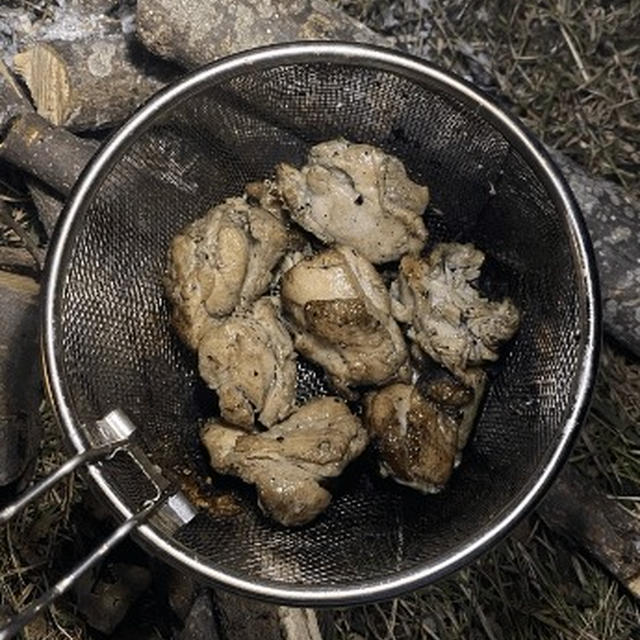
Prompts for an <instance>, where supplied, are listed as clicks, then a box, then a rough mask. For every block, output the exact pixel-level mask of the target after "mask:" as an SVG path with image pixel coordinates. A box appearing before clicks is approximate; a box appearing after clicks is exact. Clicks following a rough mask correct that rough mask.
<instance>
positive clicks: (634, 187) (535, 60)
mask: <svg viewBox="0 0 640 640" xmlns="http://www.w3.org/2000/svg"><path fill="white" fill-rule="evenodd" d="M338 3H339V4H342V5H343V6H345V7H346V8H347V10H348V11H349V12H350V13H351V14H352V15H356V16H358V17H360V18H362V19H364V20H365V21H366V22H367V23H368V24H369V25H370V26H371V27H372V28H374V29H376V30H378V31H381V32H383V33H387V34H388V35H392V36H393V37H394V38H395V39H396V40H397V41H398V43H399V44H400V45H402V46H405V47H406V48H407V49H408V50H409V51H411V52H413V53H416V54H418V55H426V56H427V57H430V58H431V59H433V60H436V61H437V62H438V63H439V64H440V65H442V66H444V67H446V68H450V69H453V70H454V71H456V72H457V73H460V74H462V75H467V76H472V77H473V79H474V80H476V81H477V82H480V83H481V84H486V85H487V87H488V88H491V85H492V83H495V85H494V88H497V89H498V90H499V92H500V94H501V95H502V97H504V98H506V99H507V100H508V101H509V102H510V103H511V107H512V110H513V111H514V112H515V113H516V115H518V116H519V117H520V118H521V119H522V120H523V121H524V122H525V123H526V124H527V125H528V126H529V127H530V128H531V129H532V130H533V131H534V132H535V133H536V134H537V135H538V137H540V138H541V139H542V140H544V141H545V142H547V143H548V144H550V145H552V146H554V147H556V148H557V149H559V150H561V151H564V152H565V153H567V154H568V155H569V156H571V157H572V158H574V159H575V160H577V161H578V162H579V163H581V164H582V165H584V166H586V167H588V168H589V169H590V170H591V171H592V172H594V173H596V174H599V175H601V176H604V177H607V178H610V179H612V180H614V181H616V182H618V183H620V184H621V185H623V186H624V187H625V188H626V189H627V190H628V192H629V193H630V194H631V195H633V196H635V197H636V198H637V199H640V82H639V80H638V77H639V74H640V39H639V38H638V33H639V27H638V25H640V0H616V1H615V2H611V1H610V0H599V1H597V0H596V1H594V0H591V1H588V2H587V1H586V0H542V1H540V2H532V1H530V0H514V1H511V0H509V1H507V0H499V1H498V2H487V0H395V1H393V2H389V1H388V0H342V2H338Z"/></svg>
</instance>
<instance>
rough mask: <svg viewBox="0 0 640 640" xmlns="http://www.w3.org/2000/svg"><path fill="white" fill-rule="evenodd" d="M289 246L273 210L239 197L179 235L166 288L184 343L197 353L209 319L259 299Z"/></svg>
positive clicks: (172, 250)
mask: <svg viewBox="0 0 640 640" xmlns="http://www.w3.org/2000/svg"><path fill="white" fill-rule="evenodd" d="M288 240H289V234H288V231H287V228H286V226H285V223H284V220H283V218H282V215H281V213H280V212H279V211H278V210H277V207H276V206H275V204H274V206H271V207H270V208H269V209H265V208H263V207H262V206H259V205H255V206H254V205H252V204H249V203H248V202H247V200H246V199H245V198H240V197H237V198H228V199H227V200H225V201H224V202H223V203H222V204H219V205H217V206H215V207H213V208H212V209H211V210H210V211H209V212H208V213H207V214H206V215H205V216H204V217H202V218H199V219H198V220H195V221H194V222H192V223H191V224H189V225H187V226H186V227H185V228H184V229H183V230H182V231H181V232H180V233H179V234H177V235H176V236H175V237H174V238H173V240H172V242H171V245H170V248H169V256H168V264H167V270H166V273H165V282H164V284H165V290H166V292H167V296H168V298H169V300H170V301H171V303H172V322H173V325H174V327H175V329H176V331H177V332H178V334H179V335H180V337H181V338H182V340H184V342H185V343H186V344H187V345H189V346H190V347H191V348H192V349H197V347H198V343H199V341H200V339H201V338H202V335H203V334H204V333H205V331H206V330H207V326H208V324H209V320H210V318H221V317H223V316H226V315H228V314H230V313H231V312H232V311H233V310H234V309H236V308H238V307H240V308H242V307H245V306H247V305H248V304H250V303H251V302H253V301H254V300H255V299H257V298H258V297H260V296H261V295H262V294H263V293H264V292H265V291H266V290H267V289H268V287H269V284H270V282H271V277H272V272H273V270H274V268H275V267H276V266H277V264H278V262H279V260H280V258H282V256H283V254H284V253H285V251H286V249H287V244H288Z"/></svg>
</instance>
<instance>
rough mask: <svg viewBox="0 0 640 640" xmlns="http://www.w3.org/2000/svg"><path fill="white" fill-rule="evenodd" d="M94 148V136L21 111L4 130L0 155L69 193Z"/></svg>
mask: <svg viewBox="0 0 640 640" xmlns="http://www.w3.org/2000/svg"><path fill="white" fill-rule="evenodd" d="M97 148H98V143H97V142H95V141H94V140H88V139H85V138H79V137H78V136H76V135H74V134H73V133H70V132H69V131H66V130H65V129H63V128H61V127H54V126H52V125H51V124H50V123H49V122H47V121H46V120H45V119H44V118H43V117H41V116H39V115H38V114H36V113H23V114H22V115H19V116H17V117H15V118H14V119H13V120H12V122H11V124H10V125H9V127H8V129H7V130H6V132H5V136H4V139H3V140H2V142H1V143H0V159H2V160H5V161H6V162H9V163H11V164H13V165H15V166H16V167H18V168H20V169H22V170H23V171H26V172H27V173H29V174H31V175H33V176H35V177H36V178H38V179H40V180H42V182H44V183H46V184H48V185H49V186H51V187H52V188H53V189H55V190H56V191H58V192H59V193H60V194H62V195H68V194H69V192H70V191H71V187H72V186H73V184H74V183H75V181H76V179H77V178H78V176H79V175H80V172H81V171H82V169H83V168H84V167H85V165H86V164H87V162H88V161H89V159H90V158H91V156H92V155H93V154H94V152H95V151H96V150H97Z"/></svg>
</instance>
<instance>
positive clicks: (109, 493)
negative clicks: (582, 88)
mask: <svg viewBox="0 0 640 640" xmlns="http://www.w3.org/2000/svg"><path fill="white" fill-rule="evenodd" d="M313 62H327V63H340V64H347V65H353V66H357V65H359V64H366V65H367V66H369V67H375V68H377V69H379V70H386V71H391V72H395V73H398V74H401V75H403V76H405V77H408V78H410V79H414V80H422V82H423V83H424V82H426V81H429V82H431V83H432V84H436V85H438V86H439V87H440V88H443V89H445V90H446V91H447V92H448V93H450V94H453V95H455V96H456V97H457V98H458V99H463V100H464V101H465V102H467V103H473V104H474V105H476V106H477V108H478V111H479V112H480V113H481V114H482V115H483V116H485V117H487V119H488V120H489V121H490V122H491V123H492V124H493V125H494V126H495V127H496V128H497V129H498V130H499V131H500V132H501V133H502V134H503V135H504V136H505V137H506V138H507V140H508V141H509V143H510V144H511V145H512V146H513V147H514V148H516V149H517V150H518V151H519V152H520V154H521V155H522V157H523V159H525V161H527V163H528V164H529V166H530V167H531V169H532V170H533V171H534V173H535V174H536V175H537V177H538V178H539V179H540V180H541V181H542V182H543V184H544V185H545V187H546V189H547V191H548V193H549V194H550V196H551V197H552V198H553V200H554V204H555V205H556V208H557V209H558V210H560V211H563V212H564V215H565V219H566V223H567V227H568V230H569V232H570V236H571V240H572V245H573V247H572V248H573V250H574V255H575V257H576V259H577V261H578V263H579V269H578V270H579V272H580V273H582V274H583V275H584V282H583V285H584V301H583V302H584V320H585V327H584V354H583V358H582V360H581V362H580V369H579V372H578V374H577V375H576V378H575V381H574V383H575V387H576V388H575V394H574V397H575V405H574V407H573V410H572V412H571V414H570V416H569V418H568V419H567V421H566V424H565V425H564V428H563V429H562V432H561V433H560V434H559V437H558V439H557V443H556V445H555V448H554V449H553V450H552V451H551V452H550V454H549V455H548V457H547V459H546V460H545V461H544V462H543V463H541V468H540V469H539V471H538V475H536V476H532V479H531V481H530V482H528V483H527V484H526V485H525V486H524V487H523V488H522V489H521V491H520V494H521V498H520V500H519V502H517V503H516V504H515V505H514V506H513V508H512V509H510V510H506V509H505V510H503V512H502V513H501V514H499V515H497V516H495V522H494V523H493V524H492V526H491V527H488V528H487V527H485V528H484V529H482V530H480V531H479V532H478V534H477V535H476V536H474V537H473V538H472V539H471V540H469V541H467V543H466V545H465V546H464V547H463V548H461V549H459V550H458V551H457V552H456V553H451V554H449V555H448V556H447V557H446V558H445V559H444V560H441V561H440V562H436V563H434V562H431V563H429V564H427V565H421V566H420V567H418V568H412V569H407V570H404V571H402V572H398V573H397V574H393V575H392V576H391V577H388V578H385V579H380V580H366V581H362V582H358V583H356V584H354V585H353V586H343V585H339V586H331V585H329V586H318V587H302V586H299V585H294V584H287V583H280V582H275V581H272V580H264V579H257V578H256V579H251V580H249V579H247V578H244V577H241V576H238V575H234V574H233V573H231V572H229V571H227V570H219V569H215V568H214V567H212V566H209V565H208V564H207V563H206V562H205V561H204V559H202V558H201V557H200V556H197V555H195V554H193V553H191V554H190V553H188V552H187V551H186V550H185V549H184V548H183V547H181V545H179V544H178V543H177V542H175V541H172V540H171V539H169V538H167V537H166V536H164V535H163V534H162V533H161V532H159V531H158V530H156V529H154V528H153V527H152V526H150V525H148V524H145V525H142V526H141V527H140V528H139V529H138V530H137V533H136V538H137V539H138V541H139V542H140V543H141V544H142V545H143V546H145V547H147V548H149V549H151V550H152V551H153V552H154V553H155V554H156V555H159V556H161V557H162V558H164V559H165V560H167V561H168V562H169V563H171V564H173V565H174V566H176V567H178V568H180V569H182V570H187V571H189V572H191V573H193V574H196V575H198V576H199V577H201V578H204V579H207V580H209V581H212V582H214V583H216V584H217V585H219V586H222V587H224V588H228V589H230V590H233V591H237V592H241V593H243V594H248V595H251V596H255V597H259V598H262V599H265V600H271V601H276V602H283V603H288V604H297V605H314V606H321V605H327V606H329V605H346V604H356V603H360V602H369V601H373V600H379V599H384V598H389V597H393V596H395V595H398V594H400V593H403V592H406V591H408V590H411V589H415V588H417V587H420V586H424V585H425V584H427V583H430V582H433V581H435V580H438V579H439V578H441V577H444V576H445V575H447V574H449V573H451V572H452V571H455V570H457V569H459V568H460V567H462V566H464V565H466V564H467V563H469V562H470V561H471V560H473V559H475V558H476V557H478V556H479V555H480V554H481V553H482V552H484V551H485V550H487V549H488V548H489V547H490V546H493V544H495V543H496V542H497V541H499V540H500V539H502V538H503V537H504V536H505V535H506V534H507V533H508V532H509V531H510V530H511V529H512V528H513V527H514V526H515V525H516V524H517V522H518V521H519V520H520V519H521V518H522V517H524V516H525V515H526V514H527V513H528V512H529V511H530V510H531V509H532V508H533V506H534V505H535V504H536V503H537V501H538V500H539V499H540V498H541V497H542V496H543V494H544V492H545V490H546V489H547V487H548V486H549V484H550V483H551V481H552V480H553V478H554V476H555V475H556V474H557V472H558V471H559V470H560V468H561V466H562V464H563V462H564V461H565V459H566V457H567V455H568V453H569V451H570V448H571V445H572V443H573V441H574V439H575V437H576V435H577V433H578V430H579V427H580V425H581V424H582V422H583V420H584V418H585V416H586V412H587V410H588V406H589V400H590V396H591V393H592V390H593V386H594V383H595V375H596V370H597V362H598V358H599V349H600V334H601V315H600V306H599V303H598V301H599V286H598V279H597V270H596V265H595V257H594V253H593V249H592V247H591V244H590V240H589V237H588V233H587V229H586V225H585V223H584V220H583V218H582V215H581V213H580V211H579V208H578V205H577V203H576V201H575V198H574V197H573V195H572V193H571V191H570V189H569V187H568V185H567V183H566V181H565V180H564V178H563V177H562V175H561V174H560V172H559V170H558V169H557V168H556V167H555V165H554V163H553V161H552V160H551V158H550V157H549V155H548V154H547V152H546V151H545V150H544V149H543V148H542V146H541V145H540V144H539V143H538V142H537V141H536V140H535V139H534V138H533V136H532V135H531V134H530V133H529V132H528V131H527V130H526V129H525V128H524V127H523V126H522V124H521V123H519V122H518V121H516V120H515V118H513V117H512V116H510V115H508V114H507V113H506V112H504V111H503V110H502V109H501V108H500V107H499V106H498V105H497V104H496V103H495V102H494V101H493V100H492V99H490V98H489V97H487V96H486V95H485V94H484V93H483V92H481V91H480V90H479V89H477V88H475V87H474V86H472V85H471V84H470V83H468V82H466V81H465V80H463V79H461V78H458V77H456V76H454V75H453V74H451V73H449V72H447V71H444V70H442V69H440V68H438V67H437V66H435V65H433V64H431V63H428V62H425V61H423V60H421V59H419V58H416V57H414V56H411V55H409V54H406V53H401V52H397V51H394V50H391V49H387V48H383V47H378V46H374V45H365V44H355V43H346V42H313V41H310V42H309V41H308V42H295V43H285V44H277V45H270V46H266V47H261V48H258V49H253V50H250V51H246V52H241V53H238V54H234V55H232V56H229V57H226V58H224V59H221V60H219V61H216V62H213V63H211V64H209V65H207V66H205V67H202V68H201V69H198V70H196V71H194V72H192V73H190V74H188V75H186V76H184V77H183V78H182V79H181V80H179V81H177V82H176V83H174V84H172V85H170V86H169V87H167V88H165V89H164V90H162V91H160V92H159V93H157V94H156V95H155V96H154V97H152V98H151V99H150V100H149V101H148V102H147V103H146V104H145V105H144V106H142V107H141V108H140V109H139V110H138V111H137V112H136V113H135V114H134V115H133V116H131V118H129V120H127V122H126V123H125V124H124V125H123V126H122V127H121V128H120V129H119V130H118V131H117V132H116V133H115V134H114V135H113V136H112V137H111V138H110V139H109V141H108V142H107V143H106V144H105V145H104V146H103V147H102V149H101V150H100V151H99V152H98V153H97V154H96V156H94V158H93V159H92V160H91V161H90V163H89V164H88V165H87V167H86V168H85V170H84V171H83V173H82V175H81V176H80V178H79V179H78V181H77V183H76V185H75V186H74V189H73V191H72V194H71V196H70V198H69V200H68V203H67V205H66V207H65V210H64V212H63V215H62V216H61V219H60V222H59V224H58V227H57V229H56V232H55V234H54V238H53V239H52V245H51V249H50V253H49V256H48V262H47V269H46V284H45V287H44V304H43V312H42V314H43V315H42V326H43V331H42V334H41V335H42V354H43V362H44V372H45V373H44V377H45V387H46V390H47V393H48V396H49V398H50V400H51V404H52V406H53V408H54V411H55V414H56V416H57V418H58V420H59V422H60V424H61V427H62V430H63V432H64V434H65V436H66V437H67V439H68V440H69V442H70V444H71V446H72V447H73V448H74V449H75V450H76V451H80V450H82V449H83V448H84V447H85V443H84V439H83V435H82V430H81V426H80V424H79V421H78V420H77V418H76V417H75V412H74V408H73V403H72V399H71V394H70V393H69V390H68V389H67V385H66V382H65V377H64V362H63V350H62V349H61V348H60V347H59V342H60V340H59V336H60V328H59V322H58V320H59V315H58V313H57V310H58V306H59V303H60V299H59V298H60V296H59V295H58V294H59V292H61V291H62V288H63V285H64V280H63V278H64V275H65V268H64V266H65V264H66V260H65V256H66V255H67V252H68V251H70V249H71V246H72V244H73V242H72V241H73V238H74V232H77V228H76V227H75V226H74V223H75V222H76V221H77V220H78V219H79V218H80V217H81V216H82V215H83V214H84V212H85V210H86V206H87V204H88V203H89V202H90V200H91V197H92V195H93V194H94V193H95V191H96V190H97V188H99V186H100V184H101V180H102V179H103V178H104V177H105V176H106V175H107V172H108V171H109V170H110V168H111V167H112V166H113V164H114V163H115V162H117V160H118V158H119V157H120V156H121V155H122V154H123V153H124V152H125V150H126V149H127V145H128V143H129V141H130V140H131V139H135V136H136V135H137V133H138V132H140V131H141V130H144V128H145V127H147V126H149V124H150V122H151V121H152V120H153V118H154V117H156V116H158V115H160V114H161V113H162V112H164V110H165V109H167V108H170V107H171V106H172V105H174V104H175V103H177V102H178V101H180V100H183V99H186V98H188V97H189V96H191V95H193V94H195V93H196V92H197V91H199V90H200V89H201V88H203V87H204V86H211V85H212V84H213V83H215V82H221V81H224V80H227V79H229V78H231V77H235V76H237V75H242V74H243V73H244V72H246V71H247V70H256V69H263V68H270V67H272V66H275V65H277V64H296V63H313ZM551 447H552V445H550V448H551ZM89 475H90V477H91V479H92V481H93V482H94V484H95V485H96V487H97V488H98V489H99V490H100V491H101V492H102V493H103V494H104V495H105V497H106V498H107V500H108V501H109V503H110V504H111V506H112V507H113V508H114V510H115V511H116V512H117V513H118V514H119V516H120V517H128V516H130V515H132V514H131V511H130V510H129V508H128V507H127V506H126V505H125V504H124V503H123V502H122V500H121V499H120V498H119V496H118V495H117V493H116V491H115V490H114V489H113V488H112V487H111V486H110V484H109V482H108V480H107V478H106V477H105V476H104V475H103V473H102V472H101V470H100V468H99V466H96V465H92V466H90V467H89Z"/></svg>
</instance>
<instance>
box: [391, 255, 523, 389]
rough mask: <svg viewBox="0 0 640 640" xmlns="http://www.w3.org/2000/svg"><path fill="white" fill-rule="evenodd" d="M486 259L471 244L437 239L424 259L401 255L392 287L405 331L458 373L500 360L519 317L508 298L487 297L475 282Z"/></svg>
mask: <svg viewBox="0 0 640 640" xmlns="http://www.w3.org/2000/svg"><path fill="white" fill-rule="evenodd" d="M483 261H484V254H483V253H482V251H479V250H478V249H476V248H475V247H474V246H473V245H472V244H457V243H448V244H439V245H437V246H436V247H435V249H434V250H433V251H432V252H431V254H430V255H429V256H428V257H426V258H418V257H415V256H405V257H404V258H402V260H401V262H400V269H399V273H398V278H397V280H396V281H394V283H393V284H392V286H391V296H392V312H393V315H394V316H395V318H396V319H397V320H399V321H401V322H404V323H407V324H408V325H409V327H408V329H407V335H408V336H409V337H410V338H411V339H412V340H413V341H415V342H416V343H417V344H418V345H419V347H420V348H421V349H422V351H424V353H425V354H427V355H428V356H430V357H431V358H432V359H433V360H434V361H435V362H437V363H439V364H442V365H443V366H445V367H447V368H448V369H449V370H450V371H451V372H452V373H454V374H456V375H458V376H460V377H464V372H465V371H466V370H467V369H468V368H469V367H475V366H478V365H481V364H483V363H485V362H492V361H495V360H497V359H498V348H499V346H500V345H501V344H502V343H503V342H505V341H506V340H509V339H510V338H511V337H512V336H513V335H514V334H515V332H516V330H517V329H518V325H519V322H520V317H519V314H518V310H517V308H516V306H515V305H514V304H513V302H512V301H511V300H510V299H509V298H505V299H504V300H502V301H492V300H488V299H487V298H485V297H484V296H483V295H482V294H481V293H480V291H478V289H477V288H476V287H475V286H474V282H475V281H476V280H477V279H478V277H479V275H480V267H481V266H482V263H483Z"/></svg>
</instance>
